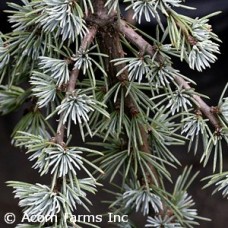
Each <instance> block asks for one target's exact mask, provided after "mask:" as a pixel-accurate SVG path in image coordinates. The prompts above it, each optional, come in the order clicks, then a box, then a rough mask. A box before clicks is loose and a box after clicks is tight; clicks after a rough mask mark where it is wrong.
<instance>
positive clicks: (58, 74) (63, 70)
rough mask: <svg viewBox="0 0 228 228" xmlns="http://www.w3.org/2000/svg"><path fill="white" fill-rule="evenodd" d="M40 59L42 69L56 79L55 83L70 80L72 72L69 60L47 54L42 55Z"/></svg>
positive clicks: (58, 83) (60, 83) (63, 82)
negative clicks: (69, 67) (46, 55)
mask: <svg viewBox="0 0 228 228" xmlns="http://www.w3.org/2000/svg"><path fill="white" fill-rule="evenodd" d="M39 59H40V63H39V65H40V69H42V70H43V71H44V73H45V74H49V75H50V77H51V78H53V79H55V80H56V83H55V84H56V85H57V86H61V85H62V84H66V83H67V82H68V81H69V79H70V72H69V69H68V65H69V63H68V62H67V60H61V59H54V58H50V57H45V56H41V57H39Z"/></svg>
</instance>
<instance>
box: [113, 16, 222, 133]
mask: <svg viewBox="0 0 228 228" xmlns="http://www.w3.org/2000/svg"><path fill="white" fill-rule="evenodd" d="M115 27H116V29H117V30H118V31H119V32H120V33H122V34H123V35H124V36H125V37H126V38H127V39H128V40H129V41H130V42H131V43H132V44H134V45H135V46H136V47H137V48H138V49H139V51H140V52H144V53H147V54H149V55H150V56H154V55H155V49H154V48H153V46H152V45H151V44H149V43H148V42H147V41H146V40H144V39H143V38H142V36H140V35H139V34H138V33H137V32H136V31H135V30H134V29H133V28H132V27H130V26H129V25H128V24H127V22H125V21H124V20H121V21H120V22H119V23H118V24H117V23H116V25H115ZM155 59H156V60H157V61H158V62H161V63H162V62H163V61H164V59H163V57H162V56H161V55H159V54H157V55H156V58H155ZM174 79H175V81H176V83H177V84H178V85H180V86H181V87H182V88H184V89H190V88H191V87H190V85H189V84H188V83H187V82H186V81H185V80H184V79H183V78H182V77H180V76H178V75H176V76H175V78H174ZM192 97H193V98H194V100H195V101H196V102H197V104H198V108H199V109H200V110H201V111H202V113H203V114H204V115H205V116H206V117H207V118H208V119H209V120H210V122H211V124H212V125H213V126H214V127H215V129H216V130H218V129H220V128H221V125H220V121H219V119H218V118H217V116H216V115H215V114H214V113H213V112H212V111H211V107H210V106H208V105H207V104H206V103H205V102H204V101H203V100H202V98H201V97H200V96H198V95H195V94H194V95H192Z"/></svg>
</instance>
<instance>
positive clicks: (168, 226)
mask: <svg viewBox="0 0 228 228" xmlns="http://www.w3.org/2000/svg"><path fill="white" fill-rule="evenodd" d="M145 227H156V228H162V227H164V228H181V227H182V226H181V224H180V223H177V222H175V217H174V216H170V217H169V216H167V215H165V216H164V217H162V216H161V215H158V216H154V217H150V216H149V217H148V219H147V224H146V226H145Z"/></svg>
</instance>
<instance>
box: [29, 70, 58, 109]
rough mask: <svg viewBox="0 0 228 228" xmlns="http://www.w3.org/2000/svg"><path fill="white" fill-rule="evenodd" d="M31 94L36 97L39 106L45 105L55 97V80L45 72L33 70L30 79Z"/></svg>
mask: <svg viewBox="0 0 228 228" xmlns="http://www.w3.org/2000/svg"><path fill="white" fill-rule="evenodd" d="M30 83H31V85H33V86H34V87H33V88H32V91H33V94H34V95H35V96H36V97H37V98H38V102H37V104H38V106H39V107H40V108H42V107H44V106H47V105H48V104H49V103H50V102H53V101H54V100H55V98H56V93H57V85H56V81H55V80H54V79H53V78H52V77H50V76H49V75H47V74H44V73H40V72H38V71H33V74H32V76H31V79H30Z"/></svg>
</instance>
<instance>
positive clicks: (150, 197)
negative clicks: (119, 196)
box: [123, 189, 163, 215]
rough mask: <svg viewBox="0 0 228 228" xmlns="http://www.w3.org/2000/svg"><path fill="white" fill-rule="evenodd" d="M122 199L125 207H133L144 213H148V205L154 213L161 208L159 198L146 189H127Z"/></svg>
mask: <svg viewBox="0 0 228 228" xmlns="http://www.w3.org/2000/svg"><path fill="white" fill-rule="evenodd" d="M123 200H124V201H125V207H126V208H127V207H130V208H134V209H135V210H136V212H138V211H139V210H140V211H141V212H142V213H143V214H144V215H148V214H149V211H150V207H152V208H153V210H154V211H155V213H158V212H159V211H160V210H163V205H162V202H161V198H160V197H159V196H157V195H156V194H154V193H152V192H149V191H147V190H133V189H129V190H128V191H125V192H124V193H123Z"/></svg>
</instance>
